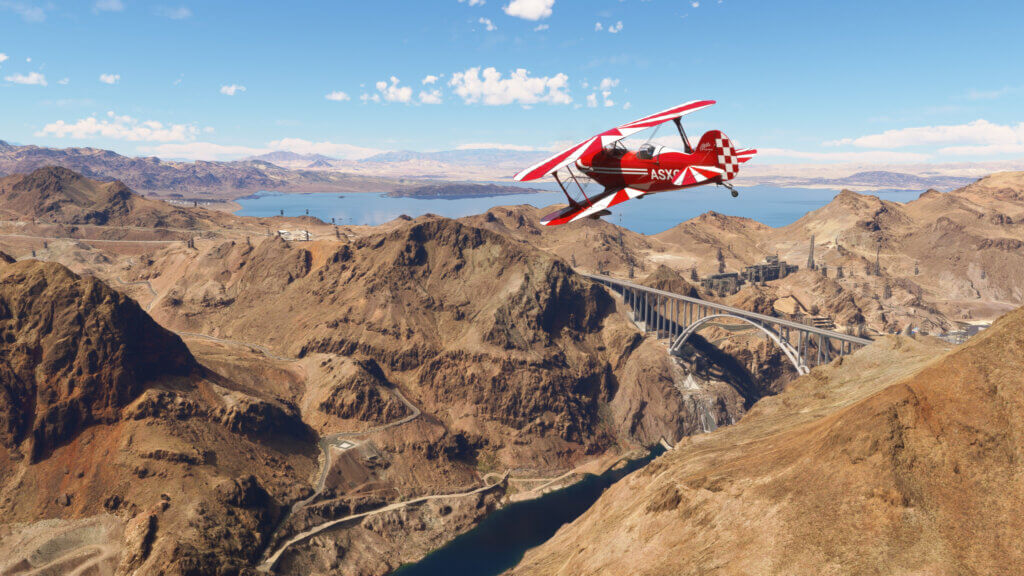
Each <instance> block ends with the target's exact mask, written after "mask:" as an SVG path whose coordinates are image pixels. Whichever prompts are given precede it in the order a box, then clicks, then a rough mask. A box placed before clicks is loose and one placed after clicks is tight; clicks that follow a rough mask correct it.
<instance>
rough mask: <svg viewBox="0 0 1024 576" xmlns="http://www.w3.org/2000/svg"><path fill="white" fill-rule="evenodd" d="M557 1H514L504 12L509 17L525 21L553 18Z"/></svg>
mask: <svg viewBox="0 0 1024 576" xmlns="http://www.w3.org/2000/svg"><path fill="white" fill-rule="evenodd" d="M554 5H555V0H512V2H510V3H508V4H506V5H505V7H504V8H502V10H504V11H505V14H508V15H509V16H515V17H516V18H522V19H523V20H540V19H542V18H547V17H548V16H551V7H552V6H554Z"/></svg>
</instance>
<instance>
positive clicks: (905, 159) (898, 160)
mask: <svg viewBox="0 0 1024 576" xmlns="http://www.w3.org/2000/svg"><path fill="white" fill-rule="evenodd" d="M757 151H758V156H760V157H762V158H766V159H771V158H790V159H794V160H808V161H811V162H854V163H864V164H907V163H913V162H925V161H927V160H928V159H929V158H930V156H929V155H928V154H919V153H916V152H892V151H890V150H864V151H852V152H804V151H801V150H789V149H786V148H760V147H759V148H758V149H757Z"/></svg>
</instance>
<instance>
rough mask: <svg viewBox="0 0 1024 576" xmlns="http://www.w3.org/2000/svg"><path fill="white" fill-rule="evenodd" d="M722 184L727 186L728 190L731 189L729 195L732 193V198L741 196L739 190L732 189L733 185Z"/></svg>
mask: <svg viewBox="0 0 1024 576" xmlns="http://www.w3.org/2000/svg"><path fill="white" fill-rule="evenodd" d="M720 184H721V185H722V186H725V187H726V188H728V189H729V193H731V194H732V197H733V198H736V197H737V196H739V195H740V191H739V190H737V189H735V188H733V187H732V184H729V183H728V182H720Z"/></svg>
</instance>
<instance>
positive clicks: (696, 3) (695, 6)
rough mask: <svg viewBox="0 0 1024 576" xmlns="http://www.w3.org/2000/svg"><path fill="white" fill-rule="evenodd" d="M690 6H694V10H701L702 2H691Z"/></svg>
mask: <svg viewBox="0 0 1024 576" xmlns="http://www.w3.org/2000/svg"><path fill="white" fill-rule="evenodd" d="M690 6H693V7H694V8H700V2H697V1H696V0H695V1H694V2H690Z"/></svg>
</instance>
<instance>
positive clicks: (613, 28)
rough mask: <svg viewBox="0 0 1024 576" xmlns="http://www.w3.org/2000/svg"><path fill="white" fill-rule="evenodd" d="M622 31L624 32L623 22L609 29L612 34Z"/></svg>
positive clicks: (620, 21)
mask: <svg viewBox="0 0 1024 576" xmlns="http://www.w3.org/2000/svg"><path fill="white" fill-rule="evenodd" d="M621 31H622V20H619V21H618V22H616V23H615V24H612V25H611V26H609V27H608V32H609V33H610V34H618V33H619V32H621Z"/></svg>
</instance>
